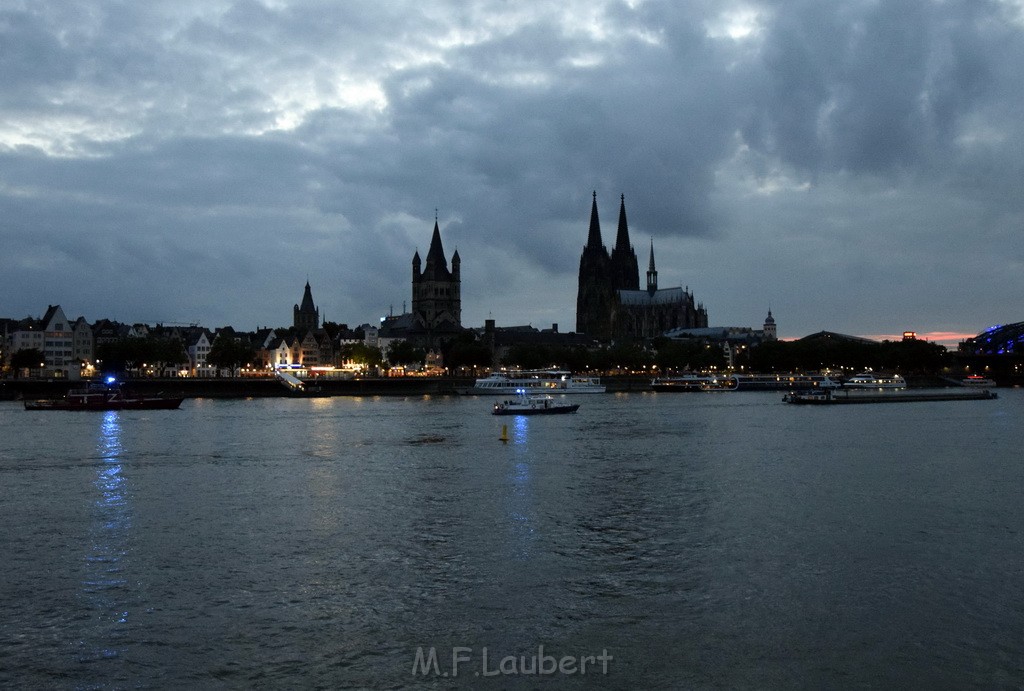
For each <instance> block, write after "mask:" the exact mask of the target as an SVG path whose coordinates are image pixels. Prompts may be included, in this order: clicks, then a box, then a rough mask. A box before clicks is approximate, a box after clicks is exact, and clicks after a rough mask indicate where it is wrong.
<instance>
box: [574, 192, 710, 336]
mask: <svg viewBox="0 0 1024 691" xmlns="http://www.w3.org/2000/svg"><path fill="white" fill-rule="evenodd" d="M707 325H708V313H707V310H705V309H704V306H703V305H702V304H696V303H694V300H693V294H692V293H690V291H689V290H684V289H683V288H679V287H675V288H659V287H658V272H657V270H656V269H655V268H654V242H653V241H652V242H651V254H650V261H649V262H648V268H647V287H646V289H645V290H641V289H640V269H639V266H638V263H637V259H636V252H635V251H634V250H633V246H632V245H631V244H630V242H629V226H628V224H627V223H626V198H625V195H623V196H622V201H621V205H620V206H619V228H618V232H617V233H616V236H615V247H614V248H612V252H611V255H609V254H608V250H607V248H606V247H605V246H604V243H603V242H602V241H601V223H600V221H599V219H598V216H597V192H594V202H593V205H592V206H591V210H590V231H589V234H588V236H587V244H586V245H585V246H584V248H583V254H582V256H580V273H579V292H578V293H577V296H576V331H577V332H579V333H585V334H587V335H588V336H591V337H593V338H595V339H597V340H600V341H613V340H645V339H649V338H654V337H655V336H660V335H661V334H663V333H665V332H666V331H669V330H670V329H678V328H688V329H693V328H703V327H706V326H707Z"/></svg>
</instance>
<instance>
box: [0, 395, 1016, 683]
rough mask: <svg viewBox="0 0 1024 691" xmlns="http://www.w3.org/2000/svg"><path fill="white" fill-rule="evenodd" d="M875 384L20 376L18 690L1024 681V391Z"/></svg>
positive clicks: (2, 487) (8, 526)
mask: <svg viewBox="0 0 1024 691" xmlns="http://www.w3.org/2000/svg"><path fill="white" fill-rule="evenodd" d="M850 407H852V408H857V409H855V410H845V409H843V410H839V409H823V410H818V409H814V410H805V409H801V408H794V407H792V406H785V405H784V404H782V403H781V402H780V401H779V400H778V397H777V396H774V395H772V396H768V395H761V394H749V395H748V394H744V393H742V392H737V393H735V394H722V395H714V396H710V395H709V396H700V395H697V396H694V397H690V396H687V395H676V396H670V395H664V396H662V395H655V394H649V395H621V396H620V395H616V396H602V397H594V398H588V399H587V400H586V401H585V402H584V404H583V406H582V407H581V410H580V412H579V413H578V414H576V415H567V416H551V417H550V418H548V417H541V418H525V417H519V418H517V417H512V418H511V419H510V420H509V421H508V432H509V441H508V443H502V442H501V441H499V439H498V438H497V437H498V435H497V432H498V429H500V423H499V425H498V426H497V427H498V429H496V425H495V421H494V418H493V417H492V416H491V415H490V401H488V400H484V399H476V398H473V397H459V398H454V397H453V398H452V399H444V398H442V397H434V398H430V399H422V400H420V399H412V398H410V399H408V400H402V399H371V398H364V399H323V400H318V399H312V400H311V399H287V400H252V401H220V400H206V401H189V402H187V403H186V405H184V406H183V407H182V409H181V410H180V411H168V412H166V414H164V413H152V414H138V413H132V412H127V413H125V412H122V413H108V414H106V415H95V416H94V415H82V416H76V415H66V416H64V415H56V414H55V415H53V416H52V417H49V416H27V415H26V413H25V411H24V410H23V409H20V408H17V407H15V406H14V405H13V404H11V405H8V406H6V407H5V406H4V405H3V404H2V403H0V526H3V529H2V530H0V554H2V555H4V557H5V558H6V559H7V563H6V570H5V574H4V577H3V578H0V603H3V610H2V614H3V616H0V687H2V688H52V687H54V686H64V687H70V688H101V687H110V688H122V687H133V686H134V687H143V688H211V687H229V688H254V687H290V688H295V687H301V688H305V687H322V688H381V687H387V688H421V687H422V686H423V685H424V683H426V685H428V686H429V685H434V686H435V687H448V686H457V685H458V684H463V685H464V686H466V687H491V688H509V687H530V688H532V687H534V686H536V685H538V684H543V683H544V682H543V681H542V680H540V679H538V678H536V677H533V678H515V679H510V678H496V679H491V680H490V681H491V683H490V684H485V683H478V682H484V681H486V680H483V679H477V678H476V677H474V676H473V674H472V672H473V671H475V670H474V669H473V667H472V666H471V665H468V666H467V667H466V670H468V673H467V676H466V678H465V679H463V677H462V675H461V674H460V677H459V679H456V680H452V679H439V678H433V677H430V678H423V677H417V676H413V675H411V674H410V669H411V665H412V661H413V655H414V654H415V651H416V648H417V646H437V647H438V650H437V652H438V655H439V657H445V656H448V657H450V655H451V648H452V646H473V648H474V655H477V657H475V660H476V661H479V657H478V654H479V652H480V648H481V646H490V648H491V650H492V652H495V654H496V655H505V654H525V653H530V652H531V651H532V652H534V653H535V652H536V650H537V645H538V644H539V643H543V644H544V646H545V650H546V651H550V652H552V653H553V654H556V655H557V654H563V653H564V654H598V653H600V652H601V651H602V649H604V648H607V649H608V651H609V652H610V653H611V654H612V655H614V662H613V664H612V669H611V673H610V674H609V676H608V677H598V676H593V677H592V676H590V675H588V676H587V677H581V676H577V677H574V678H569V677H560V678H558V679H557V680H556V679H551V683H552V684H554V685H555V686H557V687H559V688H565V687H570V688H572V687H576V688H582V687H584V686H603V687H609V688H706V687H725V688H734V687H759V688H765V687H777V686H780V687H790V686H804V687H814V688H818V687H825V688H830V687H835V686H839V687H850V686H869V687H882V688H890V687H897V688H899V687H903V686H912V687H917V686H928V687H940V688H948V687H964V686H1006V687H1019V686H1021V684H1024V663H1021V662H1020V660H1022V659H1024V648H1022V646H1021V643H1020V641H1021V635H1020V632H1021V631H1022V630H1024V578H1022V573H1024V572H1022V570H1021V568H1020V563H1021V562H1020V554H1021V553H1022V545H1024V543H1022V535H1024V531H1022V529H1021V526H1022V525H1024V508H1022V504H1021V502H1020V498H1019V488H1020V487H1021V486H1024V465H1022V464H1021V463H1020V460H1019V455H1020V454H1019V448H1018V446H1019V445H1018V443H1017V438H1018V437H1019V434H1018V432H1019V430H1018V427H1019V420H1020V419H1021V417H1022V413H1024V392H1015V391H1007V392H1006V393H1005V394H1004V393H1003V392H1000V398H999V399H998V400H995V401H983V402H976V403H949V404H934V405H933V404H921V405H917V404H915V405H914V406H898V407H897V409H891V408H884V409H883V407H881V406H879V407H865V408H864V409H860V407H858V406H850ZM842 408H847V407H846V406H844V407H842ZM449 682H451V683H449ZM455 682H458V684H457V683H455Z"/></svg>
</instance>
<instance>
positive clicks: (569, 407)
mask: <svg viewBox="0 0 1024 691" xmlns="http://www.w3.org/2000/svg"><path fill="white" fill-rule="evenodd" d="M579 408H580V404H579V403H561V402H559V401H556V400H555V399H554V397H553V396H549V395H547V394H540V395H533V396H527V395H526V394H523V395H521V396H519V397H518V398H513V399H510V400H507V401H501V402H499V403H495V404H494V408H493V410H492V412H493V413H494V414H495V415H557V414H559V413H575V412H576V411H577V410H579Z"/></svg>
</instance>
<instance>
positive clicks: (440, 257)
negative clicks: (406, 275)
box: [427, 220, 448, 267]
mask: <svg viewBox="0 0 1024 691" xmlns="http://www.w3.org/2000/svg"><path fill="white" fill-rule="evenodd" d="M431 264H435V265H437V266H441V267H444V266H447V264H448V261H447V260H446V259H445V258H444V247H442V246H441V229H440V228H438V227H437V221H436V220H435V221H434V234H433V235H432V236H431V237H430V249H429V250H427V266H428V267H429V266H430V265H431Z"/></svg>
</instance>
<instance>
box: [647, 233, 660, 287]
mask: <svg viewBox="0 0 1024 691" xmlns="http://www.w3.org/2000/svg"><path fill="white" fill-rule="evenodd" d="M647 292H648V293H650V294H651V295H654V294H655V293H657V292H658V270H657V269H655V268H654V238H651V261H650V263H648V265H647Z"/></svg>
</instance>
